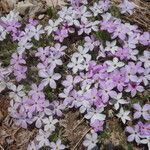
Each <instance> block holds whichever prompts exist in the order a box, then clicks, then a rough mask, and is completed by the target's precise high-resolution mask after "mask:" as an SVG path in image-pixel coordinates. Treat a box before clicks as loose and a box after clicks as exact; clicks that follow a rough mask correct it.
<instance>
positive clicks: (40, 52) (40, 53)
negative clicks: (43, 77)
mask: <svg viewBox="0 0 150 150" xmlns="http://www.w3.org/2000/svg"><path fill="white" fill-rule="evenodd" d="M49 51H50V47H49V46H47V47H45V48H42V47H39V48H38V49H37V52H36V54H35V56H36V57H38V58H40V60H41V61H45V59H46V58H47V56H48V55H49Z"/></svg>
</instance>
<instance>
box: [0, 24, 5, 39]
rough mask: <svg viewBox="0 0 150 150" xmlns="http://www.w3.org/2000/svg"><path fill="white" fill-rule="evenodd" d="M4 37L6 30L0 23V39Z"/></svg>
mask: <svg viewBox="0 0 150 150" xmlns="http://www.w3.org/2000/svg"><path fill="white" fill-rule="evenodd" d="M5 38H6V30H5V29H4V28H3V27H2V26H1V25H0V41H3V40H4V39H5Z"/></svg>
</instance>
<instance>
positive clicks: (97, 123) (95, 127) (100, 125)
mask: <svg viewBox="0 0 150 150" xmlns="http://www.w3.org/2000/svg"><path fill="white" fill-rule="evenodd" d="M103 125H104V121H99V120H95V121H94V122H93V123H91V124H90V126H91V127H92V128H93V130H94V131H95V132H99V131H103Z"/></svg>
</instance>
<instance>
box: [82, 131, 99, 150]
mask: <svg viewBox="0 0 150 150" xmlns="http://www.w3.org/2000/svg"><path fill="white" fill-rule="evenodd" d="M97 138H98V135H97V133H95V132H91V133H89V134H87V135H86V136H85V140H84V141H83V145H84V146H85V147H87V150H92V149H93V148H94V147H96V144H97V143H98V139H97Z"/></svg>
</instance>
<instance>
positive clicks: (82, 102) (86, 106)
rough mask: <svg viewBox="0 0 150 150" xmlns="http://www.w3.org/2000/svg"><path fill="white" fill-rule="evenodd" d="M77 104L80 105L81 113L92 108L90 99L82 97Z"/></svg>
mask: <svg viewBox="0 0 150 150" xmlns="http://www.w3.org/2000/svg"><path fill="white" fill-rule="evenodd" d="M75 105H76V106H77V107H80V109H79V111H80V113H85V111H86V110H88V109H90V107H91V104H90V102H89V101H87V100H84V99H81V100H80V101H76V103H75Z"/></svg>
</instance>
